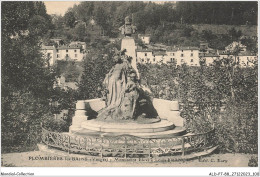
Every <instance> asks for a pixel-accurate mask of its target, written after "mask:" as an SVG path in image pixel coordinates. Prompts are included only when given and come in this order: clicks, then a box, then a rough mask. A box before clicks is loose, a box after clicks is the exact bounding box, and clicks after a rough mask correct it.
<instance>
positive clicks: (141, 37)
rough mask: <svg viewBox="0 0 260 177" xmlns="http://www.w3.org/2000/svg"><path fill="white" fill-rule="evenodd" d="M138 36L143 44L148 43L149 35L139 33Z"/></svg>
mask: <svg viewBox="0 0 260 177" xmlns="http://www.w3.org/2000/svg"><path fill="white" fill-rule="evenodd" d="M139 38H140V39H141V40H142V42H143V43H144V44H150V38H151V37H150V36H149V35H139Z"/></svg>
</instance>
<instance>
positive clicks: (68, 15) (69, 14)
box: [64, 11, 76, 28]
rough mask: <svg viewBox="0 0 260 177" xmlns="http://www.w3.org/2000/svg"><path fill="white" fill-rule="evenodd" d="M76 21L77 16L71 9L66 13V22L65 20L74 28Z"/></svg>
mask: <svg viewBox="0 0 260 177" xmlns="http://www.w3.org/2000/svg"><path fill="white" fill-rule="evenodd" d="M75 21H76V18H75V16H74V13H73V12H71V11H69V12H66V14H65V15H64V22H65V24H66V25H67V26H68V27H70V28H73V27H74V24H75Z"/></svg>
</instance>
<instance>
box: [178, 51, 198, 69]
mask: <svg viewBox="0 0 260 177" xmlns="http://www.w3.org/2000/svg"><path fill="white" fill-rule="evenodd" d="M175 58H176V62H177V63H176V65H182V64H184V63H186V64H187V65H189V66H199V65H200V58H199V48H198V47H179V48H177V51H176V52H175Z"/></svg>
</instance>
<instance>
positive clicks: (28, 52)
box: [1, 1, 56, 147]
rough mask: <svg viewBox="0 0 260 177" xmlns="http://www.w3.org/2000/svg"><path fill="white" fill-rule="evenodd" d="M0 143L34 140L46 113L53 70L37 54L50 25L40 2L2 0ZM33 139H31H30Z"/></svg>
mask: <svg viewBox="0 0 260 177" xmlns="http://www.w3.org/2000/svg"><path fill="white" fill-rule="evenodd" d="M1 13H2V21H1V24H2V26H1V27H2V36H1V49H2V62H1V68H2V72H1V76H2V80H1V85H2V87H1V88H2V95H1V101H2V102H1V105H2V107H1V130H2V132H1V133H2V137H3V138H2V146H6V147H22V146H28V142H29V145H31V142H33V143H36V142H37V140H38V137H37V136H38V135H39V130H40V128H39V126H40V123H41V121H42V120H43V119H44V118H46V117H48V116H51V115H50V114H49V109H50V107H49V98H50V97H51V95H52V89H53V83H54V81H55V75H56V72H55V70H54V68H51V67H48V66H47V59H46V58H44V57H43V56H42V54H41V53H40V41H39V39H40V38H41V37H43V36H44V34H45V33H47V32H48V31H49V28H51V25H50V26H49V25H47V24H48V21H49V20H50V18H49V15H48V14H46V9H45V6H44V4H43V3H40V2H32V1H31V2H18V1H17V2H3V3H2V11H1ZM34 140H35V141H34Z"/></svg>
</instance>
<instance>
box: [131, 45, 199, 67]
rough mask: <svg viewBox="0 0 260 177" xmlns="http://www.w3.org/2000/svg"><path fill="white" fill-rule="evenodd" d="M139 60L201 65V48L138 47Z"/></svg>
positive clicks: (153, 62) (140, 61)
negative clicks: (156, 48)
mask: <svg viewBox="0 0 260 177" xmlns="http://www.w3.org/2000/svg"><path fill="white" fill-rule="evenodd" d="M136 55H137V62H139V63H151V64H155V63H158V64H161V63H165V64H167V63H174V62H175V63H176V65H181V64H184V63H186V64H187V65H190V66H199V65H200V58H199V48H197V47H179V48H177V47H168V48H166V50H155V49H153V50H152V49H137V50H136Z"/></svg>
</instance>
